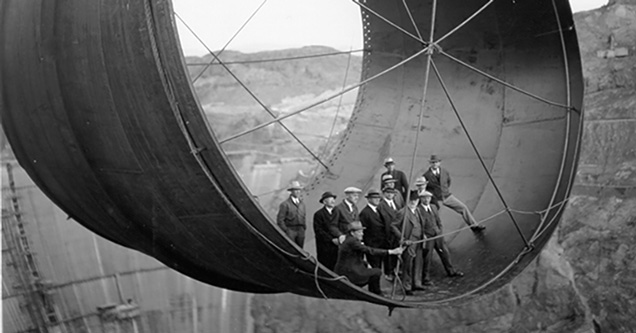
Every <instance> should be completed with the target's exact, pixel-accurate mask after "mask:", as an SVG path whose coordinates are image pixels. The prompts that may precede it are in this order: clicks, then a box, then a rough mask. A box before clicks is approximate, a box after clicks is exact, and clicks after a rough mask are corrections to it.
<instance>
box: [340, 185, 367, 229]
mask: <svg viewBox="0 0 636 333" xmlns="http://www.w3.org/2000/svg"><path fill="white" fill-rule="evenodd" d="M361 192H362V190H361V189H359V188H357V187H353V186H349V187H347V188H345V189H344V195H345V198H344V199H343V200H342V202H341V203H339V204H338V205H337V206H336V210H338V214H339V217H338V228H339V229H340V232H342V233H343V234H345V233H347V228H348V226H349V224H350V223H351V222H353V221H358V220H359V213H358V206H356V204H357V203H358V200H359V199H360V193H361Z"/></svg>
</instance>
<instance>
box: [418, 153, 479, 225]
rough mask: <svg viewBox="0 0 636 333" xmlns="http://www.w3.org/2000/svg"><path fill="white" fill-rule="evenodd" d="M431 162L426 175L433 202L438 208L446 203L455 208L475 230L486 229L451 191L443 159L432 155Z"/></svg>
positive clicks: (448, 175) (427, 188)
mask: <svg viewBox="0 0 636 333" xmlns="http://www.w3.org/2000/svg"><path fill="white" fill-rule="evenodd" d="M429 163H430V167H429V168H428V170H426V172H425V173H424V177H425V178H426V180H427V181H428V184H427V185H426V190H427V191H429V192H431V193H433V203H434V204H435V205H437V208H441V205H444V206H446V207H448V208H450V209H452V210H454V211H455V212H457V213H458V214H460V215H461V216H462V218H463V219H464V222H466V224H468V225H469V226H470V228H471V230H473V231H475V232H478V231H482V230H484V229H486V227H484V226H483V225H479V224H477V222H476V221H475V218H474V217H473V214H471V213H470V210H469V209H468V207H466V205H465V204H464V203H463V202H461V201H459V199H457V198H456V197H455V196H454V195H453V194H452V193H451V192H450V186H451V176H450V173H448V171H447V170H446V169H444V168H442V167H441V164H442V160H441V159H440V158H439V157H437V155H431V158H430V159H429Z"/></svg>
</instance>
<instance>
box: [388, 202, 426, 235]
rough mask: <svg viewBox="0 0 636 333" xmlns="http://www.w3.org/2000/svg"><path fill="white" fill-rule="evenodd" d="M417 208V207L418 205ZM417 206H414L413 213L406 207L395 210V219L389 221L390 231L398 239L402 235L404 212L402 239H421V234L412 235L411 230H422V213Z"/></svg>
mask: <svg viewBox="0 0 636 333" xmlns="http://www.w3.org/2000/svg"><path fill="white" fill-rule="evenodd" d="M418 208H419V207H418ZM418 208H415V213H413V212H411V210H410V209H409V208H408V207H404V208H402V209H400V210H399V211H398V212H397V215H396V218H395V220H393V223H391V231H392V232H393V234H394V235H395V237H397V238H398V239H400V237H401V236H402V225H403V224H404V221H405V217H404V214H406V224H405V225H404V239H405V240H420V239H423V235H422V234H419V235H414V234H413V230H415V229H418V227H419V230H420V232H422V231H423V230H424V226H423V225H422V221H423V218H422V215H421V212H420V210H419V209H418Z"/></svg>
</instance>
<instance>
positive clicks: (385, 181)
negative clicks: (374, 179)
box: [382, 175, 406, 209]
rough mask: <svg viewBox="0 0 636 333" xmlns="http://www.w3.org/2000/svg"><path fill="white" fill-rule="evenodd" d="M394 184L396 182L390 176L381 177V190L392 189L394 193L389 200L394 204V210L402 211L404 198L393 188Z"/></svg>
mask: <svg viewBox="0 0 636 333" xmlns="http://www.w3.org/2000/svg"><path fill="white" fill-rule="evenodd" d="M395 184H396V181H395V179H393V176H391V175H384V176H382V189H385V188H392V189H394V190H395V191H394V192H393V193H392V195H391V200H392V201H393V202H394V203H395V209H402V207H404V206H405V204H406V203H405V202H404V200H405V199H404V198H405V197H403V196H402V193H400V191H398V189H397V188H395Z"/></svg>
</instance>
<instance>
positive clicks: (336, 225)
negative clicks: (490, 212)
mask: <svg viewBox="0 0 636 333" xmlns="http://www.w3.org/2000/svg"><path fill="white" fill-rule="evenodd" d="M429 163H430V167H429V168H428V170H427V171H426V172H425V173H424V175H423V176H421V177H418V178H417V179H416V181H415V187H416V189H414V190H409V184H408V180H407V177H406V175H405V174H404V172H402V171H400V170H397V169H396V168H395V162H394V161H393V159H392V158H387V159H386V160H385V161H384V166H385V167H386V169H387V171H386V172H384V173H383V174H382V175H381V178H380V184H381V191H378V190H375V189H371V190H369V191H368V192H367V194H366V195H365V198H366V199H367V205H366V206H365V207H364V208H363V209H362V210H360V211H358V207H357V202H358V200H359V197H360V194H361V193H362V190H360V189H358V188H356V187H347V188H346V189H345V190H344V195H345V198H344V199H343V200H342V202H340V203H339V204H336V199H337V196H336V195H335V194H333V193H332V192H325V193H323V194H322V196H321V197H320V200H319V202H320V203H321V204H322V205H323V207H322V208H320V209H319V210H318V211H316V212H315V213H314V216H313V228H314V232H315V236H316V252H317V257H318V260H319V261H320V263H322V264H323V265H324V266H326V267H327V268H329V269H332V270H334V272H336V273H337V274H340V275H344V276H346V277H347V278H348V279H349V280H350V281H351V282H352V283H354V284H356V285H359V286H364V285H367V284H368V285H369V291H370V292H373V293H376V294H378V295H382V291H381V288H380V278H381V276H382V273H383V272H384V275H385V278H386V279H387V280H389V281H392V280H393V279H395V278H396V275H395V270H396V265H397V257H396V256H398V255H401V256H402V262H403V263H404V264H403V265H402V267H401V268H402V269H401V272H400V275H401V276H402V277H403V282H404V286H405V288H406V293H407V294H413V293H414V292H416V291H418V290H424V286H426V285H431V284H432V282H431V280H430V274H429V267H430V262H431V258H432V253H433V252H436V253H437V254H438V255H439V257H440V259H441V262H442V264H443V266H444V269H445V270H446V273H447V275H448V276H451V277H461V276H463V273H462V272H460V271H459V270H457V269H455V267H454V266H453V264H452V262H451V259H450V253H449V251H448V247H447V246H446V243H445V241H444V238H443V236H440V235H442V223H441V220H440V217H439V209H440V208H441V206H442V205H444V206H446V207H448V208H451V209H452V210H454V211H456V212H457V213H459V214H461V215H462V217H463V219H464V221H465V222H466V223H467V224H468V225H470V226H471V229H472V230H473V231H475V232H481V231H482V230H483V229H484V228H485V227H484V226H481V225H479V224H477V223H476V222H475V219H474V218H473V216H472V214H471V213H470V211H469V210H468V208H467V207H466V205H464V204H463V203H462V202H461V201H460V200H459V199H457V198H456V197H455V196H453V195H452V194H451V192H450V190H449V187H450V184H451V178H450V174H449V173H448V171H447V170H445V169H443V168H441V160H440V159H439V158H438V157H437V156H436V155H432V156H431V158H430V160H429ZM288 190H289V191H290V196H289V198H288V199H287V200H285V201H284V202H282V203H281V204H280V207H279V212H278V215H277V223H278V225H279V226H280V228H281V229H282V230H283V231H284V232H285V233H286V234H287V236H289V238H290V239H292V240H293V241H294V242H295V243H296V244H297V245H298V246H300V247H302V246H303V243H304V231H305V206H304V203H303V202H302V199H301V198H300V193H301V190H302V187H301V185H300V184H299V183H298V182H293V183H292V185H291V186H290V188H289V189H288Z"/></svg>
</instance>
